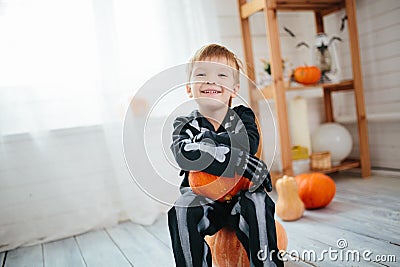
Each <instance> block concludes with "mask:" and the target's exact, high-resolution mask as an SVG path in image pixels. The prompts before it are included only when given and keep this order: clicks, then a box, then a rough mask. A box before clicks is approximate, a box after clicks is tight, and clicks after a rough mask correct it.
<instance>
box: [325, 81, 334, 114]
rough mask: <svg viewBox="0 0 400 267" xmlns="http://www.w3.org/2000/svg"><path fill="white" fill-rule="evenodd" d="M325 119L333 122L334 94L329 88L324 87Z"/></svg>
mask: <svg viewBox="0 0 400 267" xmlns="http://www.w3.org/2000/svg"><path fill="white" fill-rule="evenodd" d="M324 105H325V121H326V122H333V121H334V120H333V105H332V94H331V91H330V90H329V89H325V88H324Z"/></svg>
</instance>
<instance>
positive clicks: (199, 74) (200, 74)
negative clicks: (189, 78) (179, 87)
mask: <svg viewBox="0 0 400 267" xmlns="http://www.w3.org/2000/svg"><path fill="white" fill-rule="evenodd" d="M204 76H206V75H205V74H204V73H197V74H196V77H204Z"/></svg>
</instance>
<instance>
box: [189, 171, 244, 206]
mask: <svg viewBox="0 0 400 267" xmlns="http://www.w3.org/2000/svg"><path fill="white" fill-rule="evenodd" d="M189 185H190V187H191V188H192V190H193V192H194V193H196V194H197V195H201V196H206V197H209V198H211V199H213V200H218V201H229V200H231V199H232V197H233V196H234V195H236V194H237V193H238V192H239V191H241V190H245V189H248V188H249V187H250V181H249V180H248V179H246V178H244V177H241V176H239V175H237V176H235V178H227V177H223V176H216V175H212V174H209V173H206V172H195V171H191V172H190V173H189Z"/></svg>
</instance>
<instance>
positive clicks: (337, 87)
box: [256, 80, 354, 100]
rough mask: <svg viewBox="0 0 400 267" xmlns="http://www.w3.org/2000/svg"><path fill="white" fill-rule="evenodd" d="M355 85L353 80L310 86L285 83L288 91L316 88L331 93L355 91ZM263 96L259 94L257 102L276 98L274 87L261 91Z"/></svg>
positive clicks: (267, 87) (269, 86) (264, 88)
mask: <svg viewBox="0 0 400 267" xmlns="http://www.w3.org/2000/svg"><path fill="white" fill-rule="evenodd" d="M353 87H354V83H353V80H344V81H341V82H339V83H323V84H321V83H316V84H310V85H301V86H292V85H291V84H290V83H289V82H285V90H286V91H300V90H311V89H316V88H323V89H324V90H329V91H331V92H337V91H346V90H353ZM260 91H261V94H257V98H256V99H257V100H260V99H263V98H266V99H271V98H273V96H274V87H273V86H272V85H268V86H266V87H263V88H261V89H260Z"/></svg>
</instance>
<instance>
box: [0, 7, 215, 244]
mask: <svg viewBox="0 0 400 267" xmlns="http://www.w3.org/2000/svg"><path fill="white" fill-rule="evenodd" d="M213 5H214V3H213V1H211V0H209V1H201V0H196V1H185V0H169V1H162V0H153V1H132V0H68V1H66V0H36V1H30V0H15V1H0V38H1V39H0V214H1V216H0V251H4V250H8V249H12V248H15V247H18V246H21V245H29V244H35V243H38V242H45V241H49V240H55V239H59V238H63V237H68V236H71V235H74V234H78V233H82V232H85V231H88V230H91V229H95V228H101V227H105V226H108V225H112V224H115V223H117V222H118V221H119V220H125V219H128V218H129V219H131V220H133V221H134V222H138V223H142V224H150V223H152V222H154V220H155V219H156V218H157V216H158V215H159V214H160V213H161V212H165V211H166V210H167V209H168V208H169V207H168V205H164V204H162V203H160V202H158V201H156V200H154V199H153V198H151V197H149V196H148V195H146V194H145V193H144V192H143V191H142V190H140V188H139V187H138V186H137V185H136V184H135V183H134V182H133V179H132V178H131V177H130V175H129V172H128V169H127V167H126V164H125V161H124V155H123V153H122V152H123V147H122V131H123V119H124V116H125V111H126V109H127V108H128V105H129V103H130V100H131V98H132V96H133V95H134V94H135V92H136V91H137V90H138V89H139V88H140V87H141V86H142V85H143V84H144V83H145V82H146V81H147V80H148V79H150V78H151V77H153V76H154V75H156V74H157V73H159V72H160V71H162V70H164V69H166V68H169V67H172V66H174V65H175V64H182V63H185V62H186V61H187V60H188V58H189V57H190V55H191V54H193V52H194V51H195V49H197V48H199V47H200V46H202V45H204V44H206V43H210V42H218V41H219V39H218V37H219V34H218V30H217V29H218V27H217V23H216V20H217V16H216V14H215V13H214V12H215V9H214V8H213ZM167 104H168V105H171V104H177V103H171V102H168V103H167ZM161 115H162V114H161ZM165 115H167V114H165ZM130 122H132V124H131V127H130V130H131V132H130V134H131V135H132V140H140V139H141V138H144V136H143V131H141V130H140V129H142V128H143V127H144V126H143V123H144V118H143V117H140V116H138V117H135V118H130ZM149 132H150V134H151V131H148V133H149ZM138 160H140V156H138ZM176 174H177V173H175V172H174V173H171V174H170V175H176ZM143 175H146V174H143ZM150 178H151V177H150ZM177 179H178V178H177ZM157 190H158V191H162V188H158V189H157ZM167 194H169V197H173V196H174V195H176V194H177V192H167Z"/></svg>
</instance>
